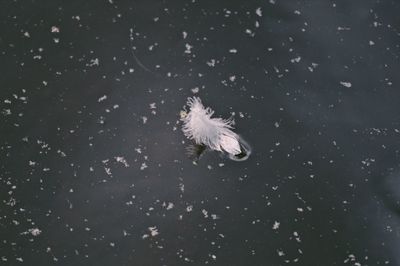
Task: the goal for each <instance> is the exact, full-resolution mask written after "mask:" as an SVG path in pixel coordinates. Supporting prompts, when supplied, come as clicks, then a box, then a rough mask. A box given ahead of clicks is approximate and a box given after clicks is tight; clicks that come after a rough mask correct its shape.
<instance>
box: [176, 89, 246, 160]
mask: <svg viewBox="0 0 400 266" xmlns="http://www.w3.org/2000/svg"><path fill="white" fill-rule="evenodd" d="M187 105H188V106H189V108H190V110H189V113H188V114H187V115H186V116H185V117H184V118H183V119H182V120H183V128H182V130H183V133H184V134H185V136H186V137H188V138H189V139H193V140H194V141H195V142H196V144H204V145H206V146H207V147H209V148H210V149H212V150H216V151H225V152H227V153H230V154H232V155H236V154H240V153H241V149H240V143H239V136H238V135H237V134H236V133H235V132H233V131H232V130H231V128H232V120H229V119H222V118H212V117H211V116H212V115H213V114H214V111H213V110H212V109H211V108H209V107H207V108H205V107H204V106H203V104H202V103H201V100H200V98H198V97H193V98H188V101H187Z"/></svg>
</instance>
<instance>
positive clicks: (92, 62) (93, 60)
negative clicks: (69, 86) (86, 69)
mask: <svg viewBox="0 0 400 266" xmlns="http://www.w3.org/2000/svg"><path fill="white" fill-rule="evenodd" d="M98 65H100V61H99V59H98V58H95V59H90V63H89V64H88V66H98Z"/></svg>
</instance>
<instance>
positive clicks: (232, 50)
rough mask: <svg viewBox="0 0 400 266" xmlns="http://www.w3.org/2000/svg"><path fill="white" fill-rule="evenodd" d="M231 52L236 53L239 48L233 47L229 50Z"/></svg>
mask: <svg viewBox="0 0 400 266" xmlns="http://www.w3.org/2000/svg"><path fill="white" fill-rule="evenodd" d="M229 52H230V53H232V54H236V53H237V49H235V48H232V49H230V50H229Z"/></svg>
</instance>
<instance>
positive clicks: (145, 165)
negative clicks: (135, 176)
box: [140, 163, 148, 171]
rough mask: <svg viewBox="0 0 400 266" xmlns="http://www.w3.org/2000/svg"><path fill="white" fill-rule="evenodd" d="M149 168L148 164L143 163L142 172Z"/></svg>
mask: <svg viewBox="0 0 400 266" xmlns="http://www.w3.org/2000/svg"><path fill="white" fill-rule="evenodd" d="M147 167H148V166H147V164H146V163H142V165H141V166H140V170H142V171H143V170H144V169H146V168H147Z"/></svg>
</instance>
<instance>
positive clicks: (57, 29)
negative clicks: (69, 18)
mask: <svg viewBox="0 0 400 266" xmlns="http://www.w3.org/2000/svg"><path fill="white" fill-rule="evenodd" d="M51 32H52V33H58V32H60V29H59V28H58V27H56V26H52V27H51Z"/></svg>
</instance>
